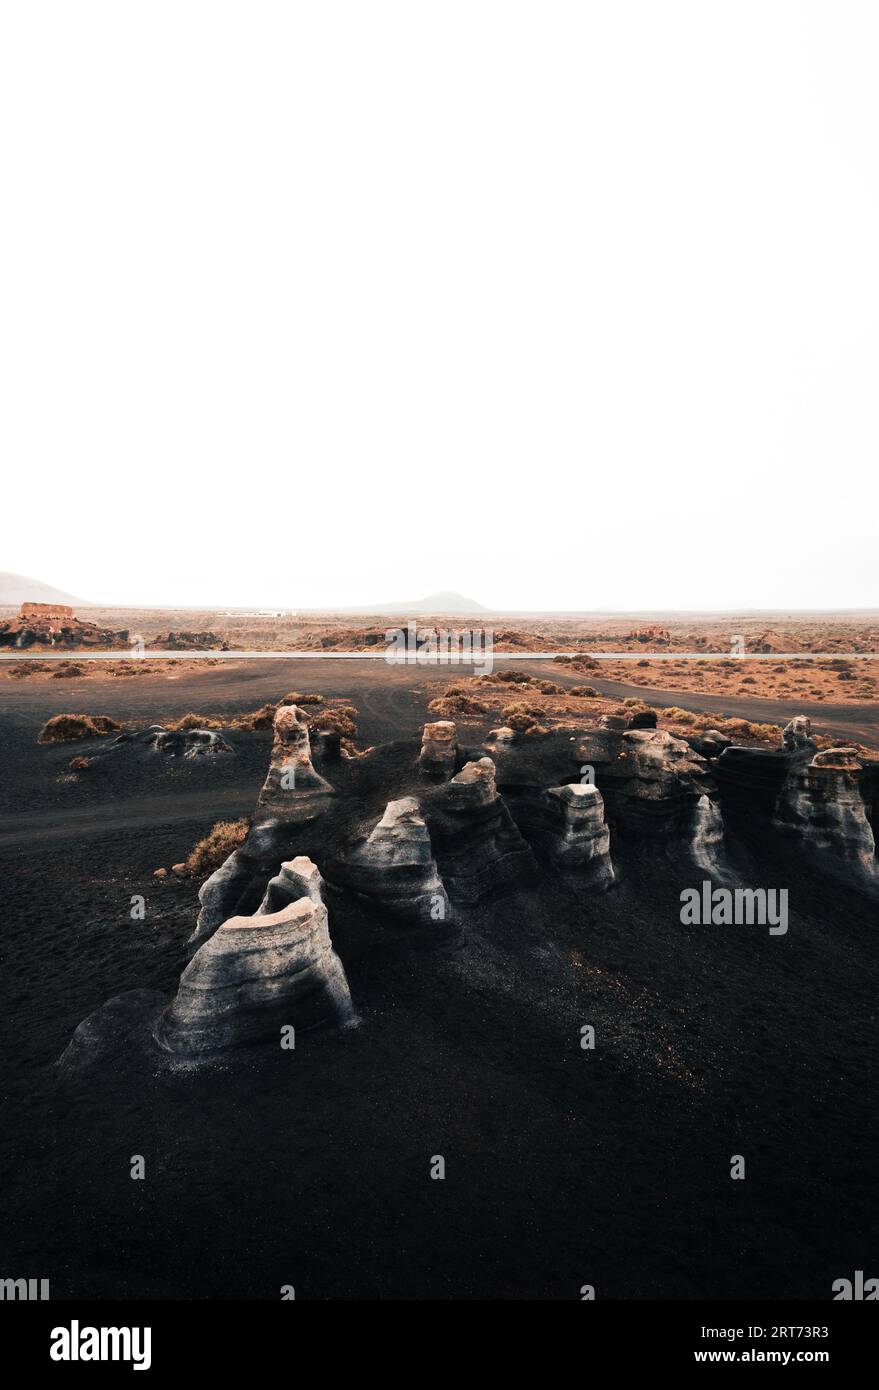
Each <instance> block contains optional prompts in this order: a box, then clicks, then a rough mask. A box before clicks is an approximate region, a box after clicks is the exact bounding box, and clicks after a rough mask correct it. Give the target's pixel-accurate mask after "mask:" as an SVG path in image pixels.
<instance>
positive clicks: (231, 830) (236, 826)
mask: <svg viewBox="0 0 879 1390" xmlns="http://www.w3.org/2000/svg"><path fill="white" fill-rule="evenodd" d="M247 829H248V826H247V821H246V820H220V821H217V823H216V825H215V826H214V828H213V829H212V830H211V832H210V834H209V835H206V836H205V837H204V839H203V840H199V842H198V844H197V845H196V846H195V848H194V849H193V850H192V852H191V854H190V855H189V857H188V859H187V860H186V872H187V873H189V874H204V873H212V872H213V870H214V869H218V868H219V867H220V865H221V864H222V863H224V862H225V860H227V859H228V858H229V855H230V854H231V853H232V851H233V850H235V849H237V848H238V846H239V845H240V844H242V843H243V841H244V838H245V836H246V835H247Z"/></svg>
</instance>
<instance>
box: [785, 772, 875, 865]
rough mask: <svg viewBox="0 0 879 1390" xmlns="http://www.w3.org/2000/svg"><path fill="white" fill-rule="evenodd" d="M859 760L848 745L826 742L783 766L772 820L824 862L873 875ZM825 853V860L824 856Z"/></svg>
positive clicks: (872, 849)
mask: <svg viewBox="0 0 879 1390" xmlns="http://www.w3.org/2000/svg"><path fill="white" fill-rule="evenodd" d="M863 783H864V764H863V762H862V761H861V759H860V758H859V757H858V755H857V753H856V751H855V749H853V748H828V749H826V750H825V751H824V752H821V753H816V754H815V756H814V757H813V758H812V759H811V761H810V762H809V763H806V764H803V763H797V764H795V765H794V766H793V767H792V768H791V769H790V771H789V772H788V775H787V778H786V779H785V782H784V785H783V787H782V789H781V792H780V794H779V796H778V800H777V803H776V806H775V814H774V817H773V819H774V822H775V824H776V825H778V826H781V827H782V828H783V829H785V830H788V831H792V832H794V833H795V834H797V835H798V836H799V837H800V838H801V840H802V841H803V842H804V844H805V846H806V847H807V848H809V849H812V850H818V851H819V852H820V853H821V855H822V859H821V860H819V862H825V863H826V865H827V867H828V868H831V869H833V868H834V867H836V868H839V867H843V866H845V867H847V868H848V869H849V870H851V869H852V868H854V869H855V870H857V871H858V872H859V873H860V874H862V875H864V876H865V877H867V878H869V879H870V880H871V881H874V882H875V881H876V878H877V861H876V841H875V839H874V836H873V830H872V827H871V825H870V821H869V819H868V816H867V807H866V804H865V800H864V791H863ZM824 855H827V856H828V858H827V859H826V860H824V859H823V856H824Z"/></svg>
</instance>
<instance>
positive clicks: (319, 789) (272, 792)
mask: <svg viewBox="0 0 879 1390" xmlns="http://www.w3.org/2000/svg"><path fill="white" fill-rule="evenodd" d="M273 730H274V739H273V742H272V753H271V761H270V764H269V771H268V775H267V777H266V780H265V782H264V783H263V786H262V790H261V792H260V794H259V797H258V798H257V803H256V821H257V822H262V823H265V821H266V820H267V819H269V818H271V819H276V820H277V821H278V822H279V823H280V824H281V825H287V826H289V825H296V826H301V825H306V824H307V823H308V822H309V821H311V820H314V819H316V817H317V816H320V815H323V813H324V811H325V810H326V806H327V798H328V797H330V796H332V794H333V789H332V787H331V786H330V784H329V782H326V781H324V779H323V777H321V776H320V774H319V773H318V772H315V770H314V767H313V766H312V762H311V745H310V742H309V737H308V725H307V723H306V721H305V715H304V714H303V712H302V710H301V709H300V708H299V707H298V705H280V706H279V707H278V709H277V711H276V713H275V717H274V721H273Z"/></svg>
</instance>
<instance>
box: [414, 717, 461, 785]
mask: <svg viewBox="0 0 879 1390" xmlns="http://www.w3.org/2000/svg"><path fill="white" fill-rule="evenodd" d="M418 761H419V762H420V764H421V766H422V767H423V768H424V770H425V771H426V772H430V773H433V774H435V775H440V776H449V777H450V776H451V775H452V774H453V772H454V771H455V767H456V766H457V761H458V731H457V729H456V728H455V725H454V723H453V721H452V720H451V719H437V720H436V722H435V723H433V724H425V726H424V733H423V735H422V739H421V753H420V756H419V759H418Z"/></svg>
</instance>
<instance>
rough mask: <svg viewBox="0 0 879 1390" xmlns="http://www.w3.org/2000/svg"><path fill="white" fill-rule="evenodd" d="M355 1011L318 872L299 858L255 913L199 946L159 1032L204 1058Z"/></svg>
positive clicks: (174, 1048)
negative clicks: (329, 920)
mask: <svg viewBox="0 0 879 1390" xmlns="http://www.w3.org/2000/svg"><path fill="white" fill-rule="evenodd" d="M300 888H304V889H305V891H304V892H303V893H302V895H301V896H298V897H293V896H291V894H293V893H296V892H298V891H299V889H300ZM285 899H286V901H285ZM279 901H280V902H281V904H282V905H281V906H278V907H276V906H275V904H276V903H277V902H279ZM269 908H271V909H274V910H267V909H269ZM352 1016H353V1006H352V1003H351V994H350V991H349V988H348V981H347V979H346V977H345V971H344V969H343V967H342V962H341V961H340V960H339V957H338V956H337V955H336V953H335V951H334V950H333V945H332V941H331V940H330V932H329V922H328V918H327V910H326V907H325V905H324V903H323V899H322V896H321V892H320V877H319V875H318V874H317V870H316V868H315V866H314V865H313V864H312V863H311V861H310V860H306V859H303V858H299V859H296V860H293V861H292V862H291V863H289V864H284V865H282V867H281V871H280V873H279V874H278V875H277V876H276V877H275V879H274V880H272V882H271V883H270V885H269V888H268V889H267V892H266V897H265V899H264V903H263V904H262V905H261V906H260V909H259V910H258V911H257V912H256V913H254V914H253V915H252V916H236V917H230V918H229V919H228V920H227V921H225V922H224V923H223V924H222V925H221V926H220V927H219V928H218V930H217V931H215V932H214V933H213V935H212V936H211V937H210V938H209V939H208V940H207V941H205V942H204V944H203V945H202V946H200V947H199V949H198V950H197V951H196V953H195V955H194V956H193V957H192V959H191V961H190V962H189V964H188V965H187V967H186V969H185V970H184V971H183V974H182V975H181V977H180V984H179V987H178V990H177V996H176V998H175V999H174V1002H173V1003H172V1004H171V1006H170V1007H169V1008H168V1009H167V1010H165V1012H164V1013H163V1014H162V1016H161V1018H160V1020H159V1023H158V1027H157V1030H156V1037H157V1040H158V1041H159V1042H160V1043H161V1045H162V1046H163V1047H164V1048H165V1049H167V1051H169V1052H172V1053H175V1054H178V1055H183V1056H199V1055H202V1054H204V1053H213V1052H218V1051H221V1050H223V1049H226V1048H230V1047H237V1046H241V1045H243V1044H247V1043H255V1042H260V1041H269V1040H272V1039H277V1038H278V1037H279V1033H280V1029H281V1028H282V1027H286V1026H292V1027H293V1028H295V1029H296V1031H297V1032H302V1031H305V1030H307V1029H310V1028H314V1027H317V1026H318V1025H320V1024H335V1025H340V1024H344V1023H346V1022H348V1021H349V1020H350V1019H351V1018H352Z"/></svg>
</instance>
